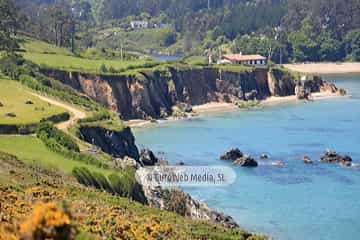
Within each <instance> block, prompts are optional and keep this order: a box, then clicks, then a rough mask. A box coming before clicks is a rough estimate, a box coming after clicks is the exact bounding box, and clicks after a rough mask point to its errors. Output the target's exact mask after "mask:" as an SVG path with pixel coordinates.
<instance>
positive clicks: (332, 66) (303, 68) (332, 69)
mask: <svg viewBox="0 0 360 240" xmlns="http://www.w3.org/2000/svg"><path fill="white" fill-rule="evenodd" d="M284 66H285V67H286V68H288V69H290V70H293V71H297V72H303V73H318V74H342V73H360V62H345V63H306V64H285V65H284Z"/></svg>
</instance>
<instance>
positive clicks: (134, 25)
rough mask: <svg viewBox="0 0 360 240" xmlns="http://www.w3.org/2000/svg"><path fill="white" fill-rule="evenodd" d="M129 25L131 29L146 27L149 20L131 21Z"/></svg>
mask: <svg viewBox="0 0 360 240" xmlns="http://www.w3.org/2000/svg"><path fill="white" fill-rule="evenodd" d="M130 26H131V28H133V29H137V28H148V27H149V22H147V21H131V22H130Z"/></svg>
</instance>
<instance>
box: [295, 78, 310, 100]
mask: <svg viewBox="0 0 360 240" xmlns="http://www.w3.org/2000/svg"><path fill="white" fill-rule="evenodd" d="M310 94H311V89H310V88H306V87H305V86H304V85H302V84H301V83H300V82H299V83H298V84H297V85H296V87H295V95H296V98H297V99H298V100H308V99H309V98H310Z"/></svg>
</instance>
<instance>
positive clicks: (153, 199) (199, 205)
mask: <svg viewBox="0 0 360 240" xmlns="http://www.w3.org/2000/svg"><path fill="white" fill-rule="evenodd" d="M144 194H145V196H146V198H147V202H148V204H149V205H150V206H153V207H158V208H161V209H165V210H167V211H171V212H176V213H178V214H180V215H182V216H186V217H190V218H192V219H197V220H203V221H211V222H214V223H217V224H221V225H222V226H224V227H226V228H238V227H239V225H238V224H237V223H236V222H235V221H234V219H233V218H232V217H230V216H227V215H225V214H223V213H220V212H217V211H214V210H212V209H210V208H209V207H208V206H207V205H206V204H205V203H203V202H200V201H197V200H195V199H193V198H192V197H191V196H190V195H189V194H187V193H185V192H183V191H181V190H168V189H162V188H161V187H156V188H154V187H144Z"/></svg>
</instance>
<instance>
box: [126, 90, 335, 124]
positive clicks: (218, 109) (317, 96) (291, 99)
mask: <svg viewBox="0 0 360 240" xmlns="http://www.w3.org/2000/svg"><path fill="white" fill-rule="evenodd" d="M333 97H340V96H339V95H338V94H333V93H330V92H318V93H312V101H317V100H321V99H326V98H333ZM303 102H305V101H304V100H298V99H297V98H296V96H295V95H292V96H285V97H268V98H266V99H265V100H261V101H260V103H259V104H258V106H260V107H270V106H274V105H280V104H288V103H303ZM236 110H241V108H239V107H238V106H236V105H235V104H233V103H224V102H210V103H206V104H202V105H197V106H193V111H194V113H195V116H189V117H188V118H176V117H168V118H166V119H160V120H157V121H156V122H153V121H151V120H143V119H133V120H129V121H125V122H124V123H125V125H126V126H128V127H130V128H143V127H149V126H151V125H154V126H156V125H158V124H163V123H169V122H174V121H180V120H186V119H192V118H195V117H201V116H203V115H204V114H206V113H222V112H232V111H236Z"/></svg>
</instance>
